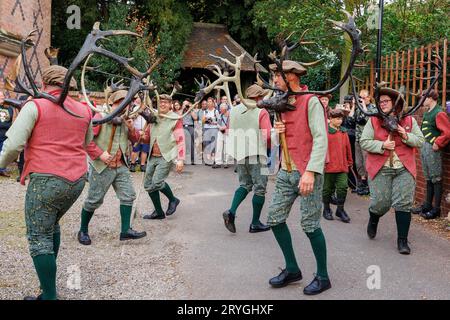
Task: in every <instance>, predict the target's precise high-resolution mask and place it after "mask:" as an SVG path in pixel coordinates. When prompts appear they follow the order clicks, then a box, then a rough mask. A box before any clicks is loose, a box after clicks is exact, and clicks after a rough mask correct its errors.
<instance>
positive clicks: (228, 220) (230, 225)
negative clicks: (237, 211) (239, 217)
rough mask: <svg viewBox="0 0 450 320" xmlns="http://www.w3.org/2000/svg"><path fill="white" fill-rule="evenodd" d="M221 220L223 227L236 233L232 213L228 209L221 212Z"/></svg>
mask: <svg viewBox="0 0 450 320" xmlns="http://www.w3.org/2000/svg"><path fill="white" fill-rule="evenodd" d="M222 216H223V222H224V223H225V228H227V229H228V231H230V232H232V233H236V226H235V225H234V218H235V217H234V215H232V214H231V212H230V211H229V210H227V211H225V212H224V213H223V214H222Z"/></svg>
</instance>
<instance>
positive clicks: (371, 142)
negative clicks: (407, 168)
mask: <svg viewBox="0 0 450 320" xmlns="http://www.w3.org/2000/svg"><path fill="white" fill-rule="evenodd" d="M374 136H375V132H374V129H373V126H372V121H370V120H369V121H368V122H367V124H366V126H365V127H364V130H363V132H362V135H361V139H360V144H361V148H363V149H364V150H366V151H367V152H370V153H378V154H383V153H384V149H383V143H384V141H380V140H375V139H374ZM424 141H425V138H424V136H423V133H422V131H421V130H420V128H419V125H418V124H417V121H416V119H414V118H413V119H412V130H411V132H408V139H407V140H403V139H402V142H403V143H405V144H406V145H408V146H410V147H413V148H421V147H422V145H423V143H424ZM393 160H394V161H393V163H394V168H401V167H403V164H402V163H401V161H400V159H399V157H398V156H397V154H396V153H395V151H394V159H393ZM385 165H386V166H389V159H388V160H387V161H386V164H385Z"/></svg>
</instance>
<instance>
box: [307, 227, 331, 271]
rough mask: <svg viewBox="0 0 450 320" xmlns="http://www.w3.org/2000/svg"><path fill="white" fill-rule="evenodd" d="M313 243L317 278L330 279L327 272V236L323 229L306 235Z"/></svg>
mask: <svg viewBox="0 0 450 320" xmlns="http://www.w3.org/2000/svg"><path fill="white" fill-rule="evenodd" d="M306 235H307V236H308V238H309V241H310V242H311V247H312V249H313V252H314V256H315V257H316V263H317V276H319V277H320V278H323V279H328V271H327V244H326V243H325V236H324V235H323V232H322V229H320V228H319V229H317V230H316V231H314V232H311V233H307V234H306Z"/></svg>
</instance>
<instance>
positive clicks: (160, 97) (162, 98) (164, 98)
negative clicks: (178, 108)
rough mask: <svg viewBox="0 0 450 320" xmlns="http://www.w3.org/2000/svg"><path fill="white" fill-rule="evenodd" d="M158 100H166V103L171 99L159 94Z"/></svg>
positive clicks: (168, 96)
mask: <svg viewBox="0 0 450 320" xmlns="http://www.w3.org/2000/svg"><path fill="white" fill-rule="evenodd" d="M159 100H167V101H172V97H171V96H170V95H168V94H161V95H160V96H159Z"/></svg>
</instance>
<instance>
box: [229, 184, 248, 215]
mask: <svg viewBox="0 0 450 320" xmlns="http://www.w3.org/2000/svg"><path fill="white" fill-rule="evenodd" d="M247 195H248V191H247V189H245V188H242V187H239V188H238V189H237V190H236V192H235V193H234V198H233V203H232V204H231V208H230V212H231V214H233V215H236V210H237V208H238V207H239V205H240V204H241V203H242V201H244V199H245V198H246V197H247Z"/></svg>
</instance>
